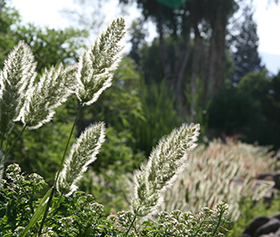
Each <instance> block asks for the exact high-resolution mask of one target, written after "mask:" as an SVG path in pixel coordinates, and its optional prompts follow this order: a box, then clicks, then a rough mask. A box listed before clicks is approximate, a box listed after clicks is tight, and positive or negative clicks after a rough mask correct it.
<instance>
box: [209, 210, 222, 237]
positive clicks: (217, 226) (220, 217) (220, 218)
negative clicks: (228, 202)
mask: <svg viewBox="0 0 280 237" xmlns="http://www.w3.org/2000/svg"><path fill="white" fill-rule="evenodd" d="M223 214H224V213H223V211H222V212H221V213H220V216H219V221H218V224H217V225H216V228H215V230H214V231H213V233H212V235H211V237H213V236H214V235H215V234H216V232H217V230H218V228H219V226H220V224H221V221H222V216H223Z"/></svg>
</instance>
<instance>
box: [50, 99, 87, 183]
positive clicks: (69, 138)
mask: <svg viewBox="0 0 280 237" xmlns="http://www.w3.org/2000/svg"><path fill="white" fill-rule="evenodd" d="M82 108H83V105H82V104H80V105H79V111H78V113H77V115H76V118H75V121H74V123H73V126H72V129H71V132H70V134H69V137H68V141H67V144H66V147H65V150H64V153H63V157H62V160H61V163H60V167H59V170H58V172H57V175H56V176H55V180H54V186H56V182H57V178H58V176H59V174H60V172H61V170H62V168H63V164H64V161H65V158H66V153H67V149H68V146H69V143H70V140H71V136H72V134H73V131H74V128H75V126H76V124H77V121H78V118H79V115H80V113H81V110H82Z"/></svg>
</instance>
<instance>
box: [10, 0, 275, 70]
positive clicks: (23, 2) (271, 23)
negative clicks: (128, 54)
mask: <svg viewBox="0 0 280 237" xmlns="http://www.w3.org/2000/svg"><path fill="white" fill-rule="evenodd" d="M72 1H73V0H11V3H12V5H13V6H14V7H16V8H17V9H18V10H19V12H20V14H21V16H22V19H23V22H24V23H27V22H33V23H35V24H36V25H40V26H49V27H52V28H56V29H63V28H65V27H67V26H69V22H68V20H67V19H66V18H63V17H62V14H61V13H60V12H59V11H60V10H62V9H63V8H67V7H73V6H74V5H73V3H72ZM248 1H249V0H248ZM267 2H268V0H253V3H254V5H255V7H256V12H255V17H254V18H255V20H256V21H257V23H258V35H259V37H260V44H259V52H260V55H261V56H262V59H263V62H264V63H265V64H266V66H267V68H268V69H269V71H271V72H272V73H277V72H278V69H280V45H279V44H280V31H279V29H278V27H277V25H279V23H280V3H279V5H276V4H274V3H271V4H270V5H268V4H267ZM117 3H118V0H110V3H108V4H105V6H104V9H105V12H106V13H107V18H106V21H107V22H110V21H111V20H113V19H114V18H115V17H117V16H118V15H119V14H120V11H119V10H117ZM74 7H75V6H74ZM129 13H130V15H129V16H127V17H126V18H127V22H128V24H129V22H131V21H132V19H133V18H135V17H137V16H139V15H140V13H139V12H137V10H136V9H134V8H130V9H129ZM149 31H150V32H151V33H150V39H152V38H153V37H154V36H155V35H156V33H155V32H154V29H153V28H152V27H151V26H150V28H149Z"/></svg>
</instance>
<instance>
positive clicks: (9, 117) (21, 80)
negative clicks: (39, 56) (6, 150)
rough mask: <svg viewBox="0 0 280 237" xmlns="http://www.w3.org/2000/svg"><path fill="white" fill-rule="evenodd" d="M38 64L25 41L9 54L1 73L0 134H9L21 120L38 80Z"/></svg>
mask: <svg viewBox="0 0 280 237" xmlns="http://www.w3.org/2000/svg"><path fill="white" fill-rule="evenodd" d="M35 69H36V63H35V62H34V56H33V54H32V52H31V49H30V48H29V46H28V45H26V44H25V43H24V42H23V41H20V42H19V43H18V45H17V46H16V47H15V48H14V49H13V51H12V52H11V53H10V54H9V56H8V59H7V60H6V61H5V65H4V68H3V71H1V72H0V134H2V135H3V136H4V135H5V134H9V133H10V132H11V131H12V128H13V127H14V121H17V120H19V119H20V118H19V117H20V112H21V110H22V108H23V104H24V102H25V100H26V95H27V91H28V90H29V89H30V87H31V86H32V85H33V81H34V79H35V78H36V75H37V74H36V72H35Z"/></svg>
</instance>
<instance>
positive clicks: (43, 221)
mask: <svg viewBox="0 0 280 237" xmlns="http://www.w3.org/2000/svg"><path fill="white" fill-rule="evenodd" d="M82 108H83V105H82V104H80V105H79V111H78V113H77V115H76V118H75V121H74V123H73V126H72V129H71V132H70V134H69V136H68V140H67V144H66V147H65V149H64V153H63V157H62V160H61V163H60V167H59V170H58V172H57V175H56V176H55V178H54V184H53V186H52V192H51V195H50V198H49V200H48V203H47V207H46V210H45V213H44V217H43V220H42V223H41V226H40V229H39V232H38V237H39V236H40V235H41V232H42V229H43V227H44V224H45V221H46V218H47V215H48V212H49V207H50V206H51V204H52V200H53V195H54V194H55V187H56V182H57V178H58V176H59V174H60V172H61V170H62V168H63V164H64V161H65V157H66V153H67V149H68V146H69V143H70V140H71V136H72V134H73V131H74V128H75V126H76V124H77V121H78V118H79V115H80V113H81V110H82Z"/></svg>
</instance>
